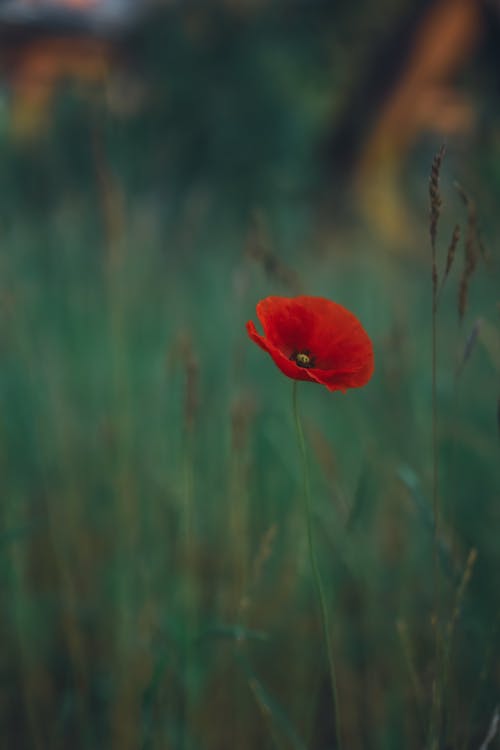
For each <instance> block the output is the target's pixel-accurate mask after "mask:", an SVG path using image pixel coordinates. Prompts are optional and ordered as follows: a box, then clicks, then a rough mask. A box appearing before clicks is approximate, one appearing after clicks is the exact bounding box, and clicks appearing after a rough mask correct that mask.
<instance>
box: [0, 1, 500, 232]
mask: <svg viewBox="0 0 500 750" xmlns="http://www.w3.org/2000/svg"><path fill="white" fill-rule="evenodd" d="M373 11H374V8H373V6H372V5H371V4H370V2H367V1H366V0H365V2H361V3H360V4H356V9H355V10H354V9H353V7H351V4H349V3H347V2H338V3H335V4H332V3H329V2H322V1H320V0H318V1H317V2H315V3H307V2H294V3H287V2H271V1H270V0H268V1H267V2H265V0H261V2H238V1H237V0H233V1H232V2H229V0H227V1H226V2H222V1H221V2H213V3H192V2H189V3H188V2H175V3H174V2H161V1H160V0H158V1H157V2H155V1H154V0H151V1H150V2H148V3H138V2H134V1H133V0H128V1H127V0H121V2H120V1H119V0H114V1H113V0H107V1H106V0H87V1H85V0H73V2H71V1H70V0H66V1H65V0H57V1H56V0H53V1H52V2H22V1H21V0H11V1H8V2H4V3H2V4H1V6H0V66H1V71H2V79H3V88H4V92H5V94H4V96H5V99H4V101H5V106H4V112H3V119H4V128H3V133H4V136H3V137H6V138H9V139H13V140H15V141H17V142H21V141H26V140H33V139H36V138H43V137H44V136H46V134H47V131H48V130H52V131H53V132H55V131H57V129H58V128H59V129H60V130H59V131H58V132H59V133H60V135H61V137H63V136H64V131H65V129H67V128H70V129H71V127H72V126H71V124H70V123H69V122H66V125H65V124H64V122H63V121H62V118H63V116H64V115H63V114H62V110H64V109H65V108H64V107H61V106H60V105H59V104H58V102H60V101H61V100H62V99H63V100H64V99H65V100H66V101H68V100H69V98H71V97H73V98H75V99H76V100H75V101H74V104H73V106H74V107H76V106H79V105H78V101H80V102H82V101H85V100H86V101H87V103H88V104H89V105H91V109H92V107H93V111H94V114H95V112H96V108H100V112H101V114H100V115H99V119H101V122H104V120H103V119H102V118H107V121H108V124H110V123H111V120H112V119H113V118H115V117H117V118H118V119H120V118H121V119H122V120H123V119H125V120H127V121H128V124H126V123H124V124H123V126H122V129H121V132H122V137H123V140H122V142H123V144H124V145H125V141H127V140H128V142H129V146H130V147H131V148H132V149H134V150H136V149H137V145H138V143H139V142H140V139H141V134H140V132H139V130H142V132H144V133H145V132H146V131H147V133H148V137H147V140H148V146H147V148H146V149H145V151H144V153H143V155H142V156H143V159H142V162H143V163H142V165H141V171H143V172H145V171H147V170H148V167H149V169H152V170H153V171H154V172H155V173H156V176H158V171H159V169H160V165H161V166H162V167H163V171H164V176H165V180H166V181H168V180H169V179H170V181H171V182H170V188H174V185H175V189H176V191H178V190H179V189H180V190H181V191H184V190H186V189H187V190H190V189H191V188H193V187H194V185H195V184H197V185H198V187H200V186H202V188H203V190H207V189H208V191H209V192H212V191H214V192H215V193H218V192H219V194H220V190H222V191H223V192H224V191H226V192H227V191H228V190H229V191H230V196H227V195H226V199H229V201H230V202H233V203H234V202H238V200H240V201H241V202H243V203H249V204H252V206H251V207H253V205H255V204H257V205H258V204H259V203H261V202H267V200H273V201H274V200H276V197H277V196H281V197H282V198H284V199H285V200H288V199H292V200H297V199H298V200H302V199H304V198H305V199H306V201H307V200H311V199H313V201H314V205H315V206H316V208H317V209H318V212H319V215H320V216H322V217H323V220H324V222H325V223H326V224H328V223H329V222H331V221H333V222H334V223H335V222H337V221H338V220H339V218H340V217H341V216H342V215H343V214H344V212H346V211H347V213H348V215H351V212H352V210H353V209H354V211H355V213H357V214H358V215H359V216H361V217H364V219H365V220H367V221H368V222H369V224H370V225H372V226H373V227H374V228H376V230H377V231H380V232H381V233H382V234H383V235H384V236H386V237H387V238H389V239H390V240H392V241H394V242H395V243H398V242H399V243H401V242H402V241H403V239H404V235H405V232H406V231H407V229H408V227H409V226H411V217H410V216H409V211H408V207H407V206H406V200H405V199H404V198H403V194H404V193H405V192H406V193H407V192H408V185H407V184H405V175H406V174H407V166H408V163H409V162H411V160H412V158H413V157H414V155H415V153H419V148H420V147H421V146H422V144H426V143H427V142H428V141H429V140H433V141H434V142H439V141H442V140H443V139H451V140H452V141H453V142H455V143H457V144H458V148H459V149H460V144H464V143H467V144H468V145H467V147H466V150H467V151H468V153H469V154H471V153H472V152H473V147H474V144H476V145H479V142H480V141H481V142H482V143H483V144H484V143H485V140H484V139H485V138H486V139H488V138H489V139H493V140H495V137H494V135H493V133H494V130H495V127H496V123H497V122H498V117H499V115H498V111H497V109H498V108H497V107H496V104H494V101H495V100H494V97H493V94H494V91H495V90H496V89H495V87H498V73H497V71H498V69H499V68H500V65H499V61H498V52H497V51H496V49H497V47H496V46H495V40H496V39H497V38H498V33H499V22H498V9H497V8H496V6H494V5H493V4H488V3H486V2H484V3H483V2H480V1H479V0H425V1H422V2H419V3H412V2H405V3H391V2H389V1H388V0H386V1H385V2H382V3H381V4H379V5H377V11H376V13H374V12H373ZM483 72H485V75H482V73H483ZM479 76H481V78H479ZM478 80H481V85H483V86H484V85H486V86H488V87H489V93H490V96H488V91H480V90H478V88H477V85H476V83H475V82H477V81H478ZM478 96H481V99H478ZM486 108H487V109H486ZM492 109H494V110H495V111H492ZM66 112H67V116H68V117H69V116H70V114H69V112H68V111H67V108H66ZM139 123H141V127H140V128H139V130H138V129H137V126H138V125H139ZM133 144H135V145H133ZM478 156H479V157H480V154H478ZM167 174H168V175H169V178H167ZM150 178H152V175H151V174H150ZM172 180H173V182H172ZM235 186H236V189H235ZM164 187H166V185H165V184H164ZM240 208H241V206H240ZM351 218H352V216H351Z"/></svg>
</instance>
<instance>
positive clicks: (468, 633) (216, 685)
mask: <svg viewBox="0 0 500 750" xmlns="http://www.w3.org/2000/svg"><path fill="white" fill-rule="evenodd" d="M268 51H269V50H268ZM172 54H173V53H172ZM244 59H245V58H244ZM285 59H288V57H287V56H286V55H285ZM271 67H272V66H271ZM278 67H279V66H278ZM292 67H293V66H292ZM280 70H281V68H280ZM289 72H290V70H289ZM292 74H293V73H290V75H292ZM285 78H286V76H285ZM179 85H180V86H181V84H179ZM181 88H182V86H181ZM183 90H184V89H183ZM299 90H300V87H299ZM313 99H314V101H312V100H311V99H310V98H308V97H306V98H305V99H301V100H300V101H302V106H303V108H304V110H303V111H304V115H303V118H302V119H301V120H300V121H299V122H298V123H297V131H300V133H301V135H300V137H299V141H300V143H302V144H303V146H304V151H303V154H308V156H307V159H305V162H304V164H302V163H301V164H300V171H299V173H298V174H295V173H293V169H294V168H297V162H296V161H294V160H293V158H291V157H290V154H289V151H288V150H287V149H284V154H285V155H286V158H287V159H290V164H291V165H292V172H287V171H286V170H285V178H286V179H285V183H286V189H285V190H283V192H282V193H280V192H279V190H278V191H277V192H275V193H274V194H273V195H271V194H272V193H273V190H272V188H273V186H276V185H280V184H281V185H282V184H283V183H282V182H280V179H281V178H282V177H283V174H282V173H281V172H280V176H279V178H277V179H276V180H275V181H273V178H272V176H269V174H268V172H267V171H266V168H267V166H268V162H267V157H266V153H267V151H266V150H265V149H264V153H260V152H259V150H258V148H257V146H258V145H259V143H260V145H261V146H262V143H263V142H259V139H258V132H259V131H257V135H256V136H255V139H256V140H255V142H256V143H257V146H256V149H257V150H256V151H254V158H255V160H256V161H257V162H258V164H259V165H260V166H259V170H260V167H262V171H259V170H256V171H254V172H252V174H253V176H254V178H255V180H256V183H255V184H253V185H251V186H250V187H251V189H250V187H249V186H248V185H247V187H248V193H246V192H245V189H244V188H243V187H241V186H242V184H243V183H245V180H244V179H243V178H242V177H241V175H242V174H244V172H243V173H242V172H241V169H242V167H241V164H236V166H235V165H234V163H232V162H230V161H228V162H227V163H226V164H223V163H221V165H220V166H221V173H222V172H224V168H225V167H228V164H229V167H231V166H233V167H234V168H235V169H236V173H237V175H239V177H238V178H237V177H234V183H232V180H233V177H232V176H231V170H230V169H229V167H228V172H227V174H226V173H224V175H223V179H222V178H221V180H219V177H220V173H219V172H217V170H215V172H214V171H213V170H212V168H211V167H210V163H209V164H208V166H207V172H206V173H204V175H205V176H203V177H202V178H201V179H200V180H198V181H197V180H195V179H194V178H193V179H191V178H190V177H189V165H188V166H187V167H186V163H185V160H180V165H181V167H183V168H185V169H186V170H187V173H188V177H187V178H186V182H183V179H182V176H179V174H180V173H179V174H177V172H176V170H177V168H178V166H179V165H178V164H177V162H176V159H175V155H176V154H177V155H178V152H177V151H175V149H176V141H175V138H173V137H172V142H171V143H170V142H169V141H168V138H166V146H165V148H166V149H167V151H168V148H169V147H170V148H173V149H174V157H172V158H170V156H169V157H168V158H167V157H165V156H164V155H163V156H162V154H163V152H159V153H160V157H161V158H160V157H159V158H160V161H161V163H162V167H163V166H164V165H167V166H168V165H169V164H173V165H174V166H173V170H174V172H173V177H172V178H171V180H170V182H168V188H165V186H164V185H163V183H162V184H161V185H160V182H161V180H160V177H161V175H159V174H156V173H155V165H154V158H155V148H156V147H157V146H158V143H159V141H158V140H157V139H158V138H160V136H159V135H158V132H156V131H155V130H154V129H155V128H159V127H160V126H159V123H158V121H157V120H156V119H155V113H154V112H153V113H150V115H151V118H150V119H149V120H148V119H147V118H146V119H140V118H139V119H137V121H135V122H134V121H132V122H129V123H127V124H126V125H124V124H123V123H120V122H119V121H118V122H117V121H114V120H113V117H112V116H111V115H110V114H109V113H108V112H105V111H104V110H101V109H99V108H97V110H96V107H95V102H94V104H92V105H91V106H89V105H88V102H87V103H84V102H81V101H80V100H79V99H78V97H76V98H73V95H72V94H71V92H69V93H68V94H67V95H66V97H63V99H62V103H60V107H61V109H60V110H59V112H58V114H57V117H56V125H55V126H54V129H53V131H51V133H49V134H48V135H45V136H44V137H43V138H44V140H43V141H42V145H43V147H40V145H38V146H37V145H31V146H29V145H28V146H22V147H19V146H18V147H14V146H12V145H11V144H10V143H8V142H7V141H5V143H3V144H2V147H1V150H2V152H3V154H4V163H5V170H4V171H3V174H2V175H1V176H0V185H1V194H0V197H1V200H0V205H1V209H0V215H1V225H0V227H1V228H0V240H1V255H0V306H1V311H2V312H1V318H0V350H1V363H2V364H1V368H0V420H1V421H0V462H1V473H0V476H1V486H2V505H1V511H0V513H1V531H0V575H1V581H2V585H1V588H0V602H1V613H2V614H1V618H0V635H1V642H2V649H1V651H0V670H1V671H0V674H1V681H0V686H1V690H0V727H1V735H2V738H3V739H2V743H3V744H2V746H4V747H6V748H16V750H18V749H19V750H23V749H24V748H26V749H28V748H30V749H31V748H36V749H40V750H41V749H43V748H54V749H56V748H67V747H73V748H74V749H75V750H77V748H85V749H86V750H94V749H97V748H112V749H113V750H127V748H131V749H132V748H144V750H146V749H148V750H149V749H151V750H153V749H155V750H156V748H158V749H160V748H173V749H177V748H182V749H183V750H197V749H198V748H199V749H200V750H225V749H226V748H227V750H229V749H234V748H238V749H241V750H245V749H247V748H248V750H253V749H255V748H275V747H276V748H294V749H305V748H310V749H311V750H312V749H318V750H323V749H324V750H326V749H327V748H333V747H335V732H334V722H333V717H332V715H331V708H330V706H331V701H330V695H329V689H330V688H329V681H328V672H327V665H326V660H325V655H324V647H323V643H322V636H321V622H320V619H319V614H318V610H317V603H316V600H315V597H314V588H313V582H312V576H311V572H310V569H309V563H308V557H307V547H306V533H305V525H304V519H303V511H302V501H301V492H302V476H301V470H300V462H299V456H298V448H297V444H296V437H295V433H294V430H293V423H292V416H291V381H289V380H287V379H286V378H285V377H284V376H283V375H282V374H281V373H280V372H279V371H278V370H277V369H276V368H275V367H274V365H273V363H272V361H271V360H270V358H268V357H266V356H265V355H264V354H263V352H261V351H260V350H259V349H258V348H257V347H255V346H254V345H253V344H252V343H251V342H250V341H249V340H248V338H247V336H246V332H245V323H246V321H247V320H249V319H254V320H255V304H256V303H257V302H258V300H259V299H261V298H262V297H265V296H267V295H269V294H284V295H292V294H293V293H295V291H296V286H297V285H298V287H299V288H300V290H303V291H304V292H306V293H308V294H316V295H323V296H326V297H329V298H330V299H333V300H335V301H337V302H340V303H341V304H343V305H345V306H347V307H348V308H349V309H351V310H352V311H353V312H355V314H356V315H357V316H358V317H359V318H360V320H361V321H362V323H363V325H364V326H365V328H366V329H367V331H368V333H369V335H370V336H371V338H372V340H373V344H374V349H375V357H376V372H375V375H374V378H373V380H372V381H371V382H370V384H369V385H368V386H367V387H366V388H364V389H362V390H359V391H357V390H352V391H349V392H348V393H347V394H345V395H342V394H339V393H335V394H331V393H328V392H327V391H326V389H323V388H321V387H319V386H318V387H316V386H313V385H309V384H301V387H300V399H301V410H302V413H303V418H304V426H305V432H306V438H307V443H308V451H309V458H310V466H311V474H312V484H313V500H314V514H315V536H316V544H317V548H318V553H319V558H320V567H321V571H322V575H323V578H324V581H325V584H326V589H327V595H328V602H329V608H330V611H331V618H332V623H333V633H332V642H333V649H334V652H335V656H336V661H337V668H338V680H339V694H340V713H341V717H342V726H343V734H344V746H345V748H348V750H357V749H358V748H360V749H361V748H368V749H370V750H371V749H372V748H373V749H374V750H378V749H379V748H380V750H392V749H394V750H400V749H401V748H408V750H411V749H412V748H415V749H416V750H417V749H418V748H423V747H426V744H425V743H426V742H427V739H428V732H429V716H430V710H431V703H432V683H433V676H434V669H435V663H434V658H435V654H434V629H435V617H434V612H435V610H434V606H435V603H434V598H433V597H434V581H433V577H434V572H435V568H434V562H433V546H432V539H433V517H432V502H431V495H432V489H431V488H432V447H431V435H432V409H431V383H432V371H431V343H430V342H431V271H430V245H429V239H428V206H427V182H428V173H429V170H430V164H431V160H432V156H433V154H434V151H435V150H437V148H438V147H439V145H440V143H439V142H437V141H436V142H432V143H425V144H423V145H422V146H421V147H420V149H419V150H418V151H417V153H416V155H415V156H414V157H413V161H410V167H411V175H410V177H409V179H408V185H409V186H410V190H409V194H410V196H411V197H412V201H413V202H412V203H411V206H410V209H411V219H412V222H413V223H412V225H411V226H409V227H408V236H407V237H406V238H405V240H404V242H403V243H402V246H401V248H400V251H399V252H397V253H396V252H394V248H393V247H392V246H391V244H390V243H389V242H387V241H386V240H385V239H384V238H383V237H381V236H379V235H377V234H375V233H374V232H373V231H372V228H370V226H367V225H365V224H363V223H362V222H353V221H351V220H350V217H348V218H347V219H345V220H344V221H342V222H341V223H339V225H338V226H337V225H336V226H335V227H334V229H333V230H332V227H331V226H329V225H325V224H324V223H323V222H322V221H321V220H320V218H319V215H318V212H317V210H316V209H317V205H316V203H315V197H314V196H315V194H314V191H309V192H308V193H307V195H306V196H304V195H302V194H301V192H300V190H299V189H298V188H299V187H300V185H301V184H304V185H308V187H310V180H311V179H312V178H311V175H312V174H313V172H314V169H313V166H314V161H313V158H312V156H311V154H312V150H309V151H308V148H309V147H310V145H311V143H312V141H313V140H314V138H313V134H314V133H315V132H316V130H315V127H316V126H315V127H313V128H312V130H311V129H308V128H310V127H311V122H317V120H316V119H315V118H317V117H318V111H319V110H318V109H317V105H318V100H317V99H316V98H315V97H313ZM271 100H273V99H272V97H271V98H270V101H271ZM311 101H312V103H311ZM280 106H282V108H283V109H282V112H281V113H282V116H283V117H284V116H285V114H286V113H287V111H288V110H287V109H286V106H285V105H283V104H282V103H281V105H280ZM190 107H191V105H189V106H188V107H187V111H188V113H189V112H191V108H190ZM320 110H321V112H324V109H322V108H320ZM280 111H281V110H280ZM177 112H178V114H179V110H177ZM262 112H264V113H265V107H263V109H262ZM181 115H182V111H181V113H180V114H179V117H181ZM322 116H323V115H322ZM181 120H182V123H187V122H188V120H189V117H187V116H186V118H185V119H182V118H181ZM182 123H181V124H182ZM274 123H275V126H276V128H277V135H276V138H277V139H279V137H280V136H279V133H280V132H281V130H280V127H282V128H283V129H284V131H286V132H287V133H288V135H290V132H289V131H287V130H286V128H285V127H284V126H283V125H281V126H280V127H278V125H276V120H274ZM240 125H241V123H240ZM165 127H166V129H167V130H166V132H167V133H170V134H171V133H179V132H180V131H179V130H178V129H177V128H178V125H177V124H175V125H172V124H171V123H170V124H169V123H165ZM239 127H240V126H238V127H236V129H235V131H234V132H237V131H238V128H239ZM301 127H302V128H303V130H300V128H301ZM169 128H171V129H170V130H169ZM297 131H294V133H295V135H297ZM271 135H272V134H271ZM292 135H293V133H292ZM188 137H189V133H188V134H186V135H185V138H186V139H188ZM273 137H274V136H273ZM294 137H295V136H294ZM150 139H151V140H150ZM160 140H161V139H160ZM292 143H293V137H292ZM306 147H307V148H306ZM158 148H159V146H158ZM214 148H215V147H214ZM289 148H291V146H289ZM30 149H31V150H30ZM236 151H237V150H236ZM271 152H273V153H274V154H275V152H274V151H273V149H272V148H271ZM213 153H215V155H216V156H217V154H220V153H221V152H219V151H218V147H217V148H215V151H214V152H213ZM141 154H144V155H145V157H144V158H145V164H142V162H141ZM473 156H474V157H477V158H475V160H474V158H470V160H468V161H467V160H464V158H463V150H462V151H461V150H460V148H459V147H457V148H454V144H453V143H452V144H451V146H450V156H449V157H446V159H445V163H444V166H443V170H442V183H443V195H444V198H445V201H444V206H443V214H442V218H441V223H440V233H439V262H440V268H441V269H442V267H443V266H444V262H445V255H446V248H447V246H448V238H449V236H450V235H451V229H452V227H453V225H454V223H455V222H460V223H461V224H462V227H463V232H464V233H465V231H466V224H467V217H466V211H465V209H464V207H463V206H462V205H461V201H460V199H459V197H458V196H457V195H456V191H455V190H454V188H453V180H454V179H456V178H458V179H460V180H461V181H462V182H463V181H464V176H465V179H467V177H468V176H470V175H471V174H472V175H473V177H472V178H471V180H472V181H473V187H476V186H478V185H479V197H480V198H481V197H482V202H481V200H478V212H479V214H481V209H482V207H483V206H485V209H486V211H485V212H486V217H485V222H486V226H485V246H486V248H487V250H488V252H489V253H490V254H491V259H490V260H489V261H488V263H485V262H484V261H482V260H481V262H480V263H479V266H478V269H477V271H476V274H475V276H474V278H473V279H472V281H471V284H470V289H469V305H468V310H467V314H466V317H465V320H464V322H463V324H462V326H460V325H459V322H458V314H457V298H458V286H459V278H460V274H461V272H462V266H463V244H461V245H460V248H459V251H458V254H457V258H456V261H455V264H454V266H453V268H452V272H451V274H450V277H449V279H448V281H447V284H446V286H445V288H444V291H443V295H442V297H441V299H440V305H439V311H438V365H437V396H438V438H439V440H438V446H439V454H438V458H439V497H440V503H441V507H442V514H443V522H442V527H441V539H440V549H439V555H440V568H441V570H442V586H441V605H442V614H443V623H442V624H443V630H444V633H445V643H446V646H445V653H446V660H447V669H448V674H447V681H446V684H445V690H444V716H445V722H446V745H443V750H444V748H447V749H448V748H450V750H451V749H453V750H469V748H470V749H471V750H472V749H477V750H479V747H480V746H481V743H482V742H483V741H484V740H485V737H486V735H487V733H488V728H489V726H490V723H491V721H492V717H493V715H494V711H495V708H496V707H497V706H498V703H499V692H498V691H499V680H500V672H499V661H498V659H499V651H498V625H499V621H498V617H499V609H498V607H499V596H498V571H499V563H500V559H499V558H500V545H499V543H498V540H499V534H498V530H499V521H500V516H499V500H500V478H499V470H498V466H499V458H500V456H499V450H500V444H499V432H498V430H499V426H498V398H499V396H500V390H499V375H500V326H499V320H498V312H499V311H498V302H499V297H498V271H497V259H496V257H495V250H496V248H495V246H494V245H495V241H494V238H495V237H496V232H497V230H498V228H499V227H498V226H497V221H498V217H496V216H492V212H491V210H490V207H491V206H492V205H494V196H495V195H496V193H495V189H496V187H497V184H498V183H497V180H498V176H500V168H499V167H498V164H496V163H495V162H494V159H493V157H492V158H491V160H489V157H488V154H485V153H484V152H482V151H481V150H480V149H478V150H477V152H474V154H473ZM493 156H494V157H495V158H496V159H497V160H498V154H494V155H493ZM162 160H163V161H162ZM464 161H466V162H467V163H466V164H465V166H464ZM287 163H288V162H287ZM495 164H496V165H495ZM311 165H312V166H311ZM474 167H477V171H475V170H474ZM245 168H246V167H245ZM179 169H180V167H179ZM280 169H281V167H280ZM211 170H212V171H211ZM278 171H279V170H278ZM464 173H465V175H464ZM206 174H208V175H209V176H210V175H212V177H213V181H212V182H211V181H210V179H206ZM182 175H185V173H184V172H182ZM214 175H215V176H214ZM169 179H170V177H169ZM232 184H234V195H233V194H232V193H231V185H232ZM193 185H194V187H193ZM256 185H257V186H259V185H264V186H265V187H263V189H262V196H263V197H262V200H259V190H258V189H257V188H256V187H255V186H256ZM290 185H292V188H293V189H290ZM465 187H466V189H469V185H468V184H466V185H465ZM240 188H241V189H240ZM296 188H297V190H296ZM339 188H340V190H342V186H339ZM256 210H257V212H258V220H257V223H256V219H255V211H256ZM256 227H257V228H258V231H257V230H256ZM263 248H264V249H263ZM478 320H479V321H480V322H479V324H478V329H477V330H478V335H477V337H476V339H475V340H474V345H473V346H472V349H471V351H470V353H469V354H468V355H467V361H466V362H465V363H464V364H463V367H462V368H461V371H460V374H459V375H457V368H459V367H460V365H461V363H462V359H463V357H464V351H465V348H466V342H467V337H468V336H469V335H470V333H471V331H472V330H473V328H474V325H475V322H476V321H478ZM474 551H475V553H477V559H475V561H474V560H473V558H471V557H470V556H471V553H472V555H474ZM468 561H469V562H468ZM464 576H465V583H464ZM469 577H470V580H468V578H469ZM495 741H496V742H498V739H497V740H495ZM491 747H495V744H494V742H493V743H492V744H491Z"/></svg>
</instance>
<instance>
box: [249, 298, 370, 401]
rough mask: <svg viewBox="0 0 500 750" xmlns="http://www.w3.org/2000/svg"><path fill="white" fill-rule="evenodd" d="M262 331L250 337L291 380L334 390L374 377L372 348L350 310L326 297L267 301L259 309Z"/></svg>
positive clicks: (251, 330) (251, 329) (251, 325)
mask: <svg viewBox="0 0 500 750" xmlns="http://www.w3.org/2000/svg"><path fill="white" fill-rule="evenodd" d="M257 317H258V318H259V320H260V322H261V324H262V327H263V329H264V335H263V336H261V335H260V334H259V333H258V331H257V329H256V328H255V325H254V323H253V322H252V321H251V320H250V321H248V323H247V331H248V335H249V336H250V338H251V339H252V341H255V343H256V344H258V345H259V346H260V347H261V349H264V351H266V352H267V353H268V354H270V355H271V357H272V358H273V360H274V362H275V364H276V365H277V366H278V367H279V368H280V370H281V371H282V372H284V373H285V375H287V376H288V377H289V378H293V379H294V380H309V381H311V382H313V383H320V384H321V385H324V386H326V387H327V388H328V389H329V390H330V391H346V390H347V389H348V388H359V387H360V386H362V385H365V384H366V383H367V382H368V381H369V380H370V378H371V376H372V374H373V369H374V358H373V347H372V343H371V341H370V338H369V337H368V334H367V333H366V331H365V330H364V328H363V326H362V325H361V323H360V322H359V320H358V319H357V318H356V317H355V315H353V314H352V313H351V312H349V310H346V308H345V307H342V305H338V304H337V303H336V302H331V301H330V300H328V299H324V298H323V297H305V296H301V297H292V298H287V297H266V299H263V300H261V302H259V303H258V305H257Z"/></svg>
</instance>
